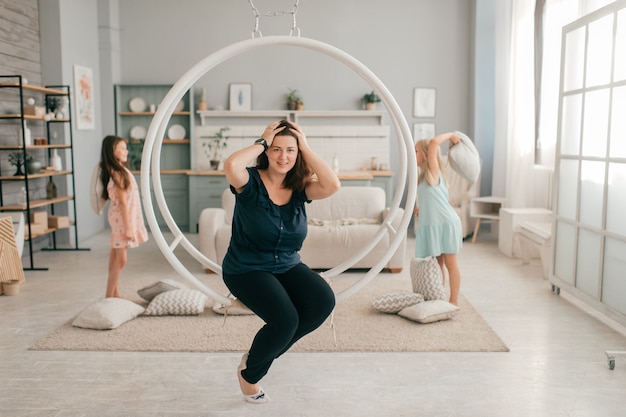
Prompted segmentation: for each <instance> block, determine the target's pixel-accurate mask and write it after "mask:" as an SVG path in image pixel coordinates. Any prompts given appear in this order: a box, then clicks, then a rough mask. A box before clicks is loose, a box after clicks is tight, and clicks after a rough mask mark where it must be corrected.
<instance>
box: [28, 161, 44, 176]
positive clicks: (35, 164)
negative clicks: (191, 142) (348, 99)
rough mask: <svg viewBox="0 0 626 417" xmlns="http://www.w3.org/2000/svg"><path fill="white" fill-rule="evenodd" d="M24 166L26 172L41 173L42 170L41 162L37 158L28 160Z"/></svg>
mask: <svg viewBox="0 0 626 417" xmlns="http://www.w3.org/2000/svg"><path fill="white" fill-rule="evenodd" d="M24 166H25V167H26V172H28V173H29V174H37V173H39V171H41V162H39V161H38V160H36V159H31V160H29V161H26V163H25V164H24Z"/></svg>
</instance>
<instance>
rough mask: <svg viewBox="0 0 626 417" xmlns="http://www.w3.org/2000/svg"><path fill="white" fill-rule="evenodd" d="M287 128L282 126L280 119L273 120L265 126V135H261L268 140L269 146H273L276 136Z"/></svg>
mask: <svg viewBox="0 0 626 417" xmlns="http://www.w3.org/2000/svg"><path fill="white" fill-rule="evenodd" d="M284 129H285V126H280V121H278V122H272V123H270V124H269V125H267V126H266V127H265V131H263V135H261V137H262V138H263V139H265V141H266V142H267V146H268V147H269V146H272V142H274V137H276V135H277V134H278V133H280V132H282V131H283V130H284Z"/></svg>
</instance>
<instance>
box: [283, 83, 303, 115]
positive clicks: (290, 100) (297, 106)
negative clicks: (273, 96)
mask: <svg viewBox="0 0 626 417" xmlns="http://www.w3.org/2000/svg"><path fill="white" fill-rule="evenodd" d="M285 99H286V100H287V109H288V110H303V109H304V103H303V102H302V96H301V95H300V92H299V91H298V90H296V89H293V88H290V89H289V92H288V93H287V94H286V95H285Z"/></svg>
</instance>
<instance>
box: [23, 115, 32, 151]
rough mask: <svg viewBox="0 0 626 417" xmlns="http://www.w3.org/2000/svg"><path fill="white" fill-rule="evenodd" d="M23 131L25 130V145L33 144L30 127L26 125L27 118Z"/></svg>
mask: <svg viewBox="0 0 626 417" xmlns="http://www.w3.org/2000/svg"><path fill="white" fill-rule="evenodd" d="M23 129H24V130H23V132H24V137H23V139H24V146H30V145H32V144H33V141H32V138H31V136H30V129H29V128H28V126H27V125H26V120H24V126H23Z"/></svg>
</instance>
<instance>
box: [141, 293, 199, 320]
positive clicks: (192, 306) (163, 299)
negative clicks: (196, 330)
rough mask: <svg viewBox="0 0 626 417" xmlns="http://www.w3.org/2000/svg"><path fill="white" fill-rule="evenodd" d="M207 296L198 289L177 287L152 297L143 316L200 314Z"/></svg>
mask: <svg viewBox="0 0 626 417" xmlns="http://www.w3.org/2000/svg"><path fill="white" fill-rule="evenodd" d="M207 298H208V297H207V296H206V295H204V294H203V293H201V292H200V291H198V290H191V289H179V290H171V291H166V292H163V293H161V294H159V295H157V296H156V297H154V298H153V299H152V301H151V302H150V304H148V307H147V308H146V311H145V312H144V315H145V316H168V315H169V316H193V315H196V316H197V315H198V314H202V312H204V306H205V304H206V301H207Z"/></svg>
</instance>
